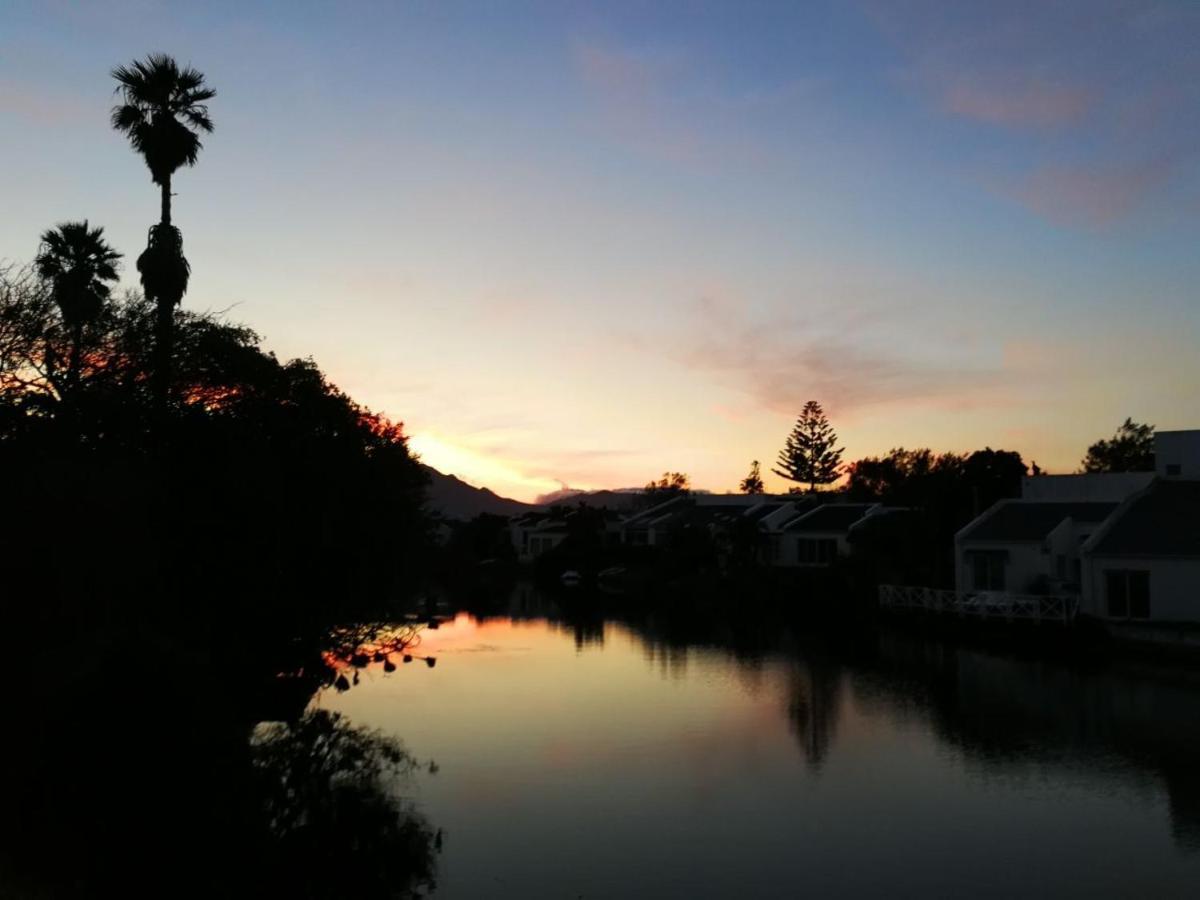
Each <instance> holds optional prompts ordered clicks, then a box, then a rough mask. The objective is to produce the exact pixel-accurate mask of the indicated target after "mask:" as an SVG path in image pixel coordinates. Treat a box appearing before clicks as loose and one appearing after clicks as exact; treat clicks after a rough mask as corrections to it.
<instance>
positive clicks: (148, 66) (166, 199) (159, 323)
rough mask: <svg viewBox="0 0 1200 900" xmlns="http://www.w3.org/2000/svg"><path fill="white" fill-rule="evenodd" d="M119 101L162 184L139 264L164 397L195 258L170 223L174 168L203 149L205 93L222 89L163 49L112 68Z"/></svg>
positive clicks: (120, 121)
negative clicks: (157, 215)
mask: <svg viewBox="0 0 1200 900" xmlns="http://www.w3.org/2000/svg"><path fill="white" fill-rule="evenodd" d="M112 76H113V78H115V79H116V80H117V84H118V87H117V91H118V92H119V93H120V94H121V99H122V101H123V102H122V103H120V104H119V105H117V106H114V107H113V111H112V126H113V128H115V129H116V130H117V131H120V132H122V133H124V134H125V135H127V136H128V137H129V143H130V144H131V145H132V146H133V149H134V150H136V151H137V152H138V153H140V154H141V155H142V158H143V159H144V160H145V161H146V166H147V168H149V169H150V177H151V179H152V180H153V181H154V183H155V184H157V185H158V186H159V188H160V189H161V191H162V218H161V220H160V221H159V223H158V224H157V225H155V226H153V227H152V228H151V229H150V234H149V241H148V244H147V246H146V250H145V252H143V253H142V255H141V256H139V257H138V261H137V267H138V272H139V273H140V274H141V277H142V287H143V288H144V289H145V291H146V296H147V297H149V298H150V299H151V300H153V301H154V303H155V305H156V306H157V309H158V316H157V320H156V329H155V331H156V334H155V343H156V347H155V357H156V359H155V395H156V397H157V398H158V401H159V403H160V404H162V405H165V404H166V401H167V396H168V393H169V390H170V383H171V371H170V367H171V342H172V338H173V333H172V331H173V328H172V326H173V324H174V321H173V319H174V314H175V307H176V306H178V305H179V302H180V301H181V300H182V299H183V295H184V294H185V293H187V286H188V277H189V276H190V275H191V266H189V265H188V261H187V259H186V258H185V257H184V255H183V235H182V234H181V233H180V231H179V229H178V228H176V227H175V226H173V225H172V224H171V176H172V175H174V174H175V172H176V171H177V170H178V169H180V168H181V167H182V166H193V165H195V164H196V159H197V158H198V157H199V155H200V150H201V147H202V144H201V143H200V137H199V135H200V132H204V133H209V132H211V131H212V130H213V123H212V119H211V118H209V115H208V106H206V103H207V101H209V100H211V99H212V98H213V97H215V96H216V95H217V92H216V91H214V90H212V89H211V88H208V87H205V85H204V75H203V74H202V73H200V72H199V71H197V70H196V69H193V68H192V67H191V66H185V67H184V68H182V69H181V68H180V67H179V64H178V63H176V62H175V60H174V59H172V58H171V57H170V56H167V55H166V54H165V53H152V54H150V55H149V56H147V57H146V58H145V59H144V60H135V61H134V62H132V63H130V64H129V65H128V66H118V67H117V68H115V69H113V71H112Z"/></svg>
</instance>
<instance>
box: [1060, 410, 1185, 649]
mask: <svg viewBox="0 0 1200 900" xmlns="http://www.w3.org/2000/svg"><path fill="white" fill-rule="evenodd" d="M1176 434H1178V432H1176ZM1193 446H1197V449H1198V450H1200V445H1193ZM1197 458H1200V452H1198V453H1197ZM1170 459H1171V457H1169V456H1168V457H1167V460H1170ZM1178 459H1179V461H1178V462H1170V461H1164V462H1163V463H1162V465H1163V467H1164V468H1165V467H1166V466H1176V465H1178V466H1179V469H1178V470H1177V471H1179V472H1187V471H1189V469H1191V471H1193V472H1194V474H1193V476H1192V478H1186V477H1183V476H1182V475H1174V474H1173V475H1172V476H1170V477H1164V478H1159V479H1156V480H1155V481H1154V482H1153V483H1152V484H1151V485H1150V486H1149V487H1147V488H1145V489H1144V490H1142V491H1140V492H1138V493H1137V494H1135V495H1134V496H1132V497H1130V498H1129V499H1128V500H1126V501H1125V502H1124V503H1123V504H1121V506H1120V507H1119V508H1118V509H1117V510H1116V511H1115V512H1114V513H1113V515H1112V516H1111V517H1110V518H1109V520H1108V521H1107V522H1105V523H1104V525H1103V526H1102V527H1101V528H1099V529H1097V530H1096V532H1095V533H1094V534H1093V535H1092V536H1091V538H1090V539H1089V540H1088V541H1087V542H1086V543H1085V544H1084V546H1083V597H1082V602H1081V607H1080V612H1083V613H1086V614H1088V615H1091V616H1095V617H1097V618H1099V619H1103V620H1105V621H1106V622H1107V623H1108V624H1109V625H1110V627H1113V628H1115V629H1117V630H1118V631H1121V632H1124V635H1123V636H1127V637H1137V636H1138V635H1137V634H1136V633H1131V632H1136V631H1137V630H1138V629H1137V627H1136V626H1139V625H1147V624H1167V623H1170V624H1178V623H1191V624H1200V467H1196V468H1194V469H1192V468H1191V466H1192V465H1194V463H1191V464H1189V461H1188V460H1186V459H1183V458H1178ZM1126 626H1134V627H1133V628H1129V627H1126Z"/></svg>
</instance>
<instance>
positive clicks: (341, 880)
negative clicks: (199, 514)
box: [0, 632, 441, 900]
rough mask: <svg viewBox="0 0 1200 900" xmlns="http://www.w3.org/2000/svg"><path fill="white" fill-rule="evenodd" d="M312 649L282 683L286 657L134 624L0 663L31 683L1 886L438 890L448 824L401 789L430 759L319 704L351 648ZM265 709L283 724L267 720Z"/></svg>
mask: <svg viewBox="0 0 1200 900" xmlns="http://www.w3.org/2000/svg"><path fill="white" fill-rule="evenodd" d="M365 633H366V632H360V633H359V634H365ZM341 636H342V637H349V636H350V635H349V634H348V633H345V634H342V635H341ZM306 646H307V648H308V649H302V650H297V651H296V652H295V654H294V655H295V657H296V658H299V659H306V660H309V662H308V663H306V664H305V666H304V668H303V674H302V675H301V676H296V675H294V674H293V675H291V676H290V677H287V678H282V679H281V678H275V677H273V676H268V675H267V672H276V673H278V672H279V671H280V669H279V668H277V665H276V664H277V663H278V656H277V654H275V653H266V652H264V653H263V655H262V657H263V658H259V657H252V658H249V659H247V658H245V657H242V658H238V659H235V658H233V657H232V656H226V657H225V658H223V659H221V660H220V661H217V660H216V659H214V658H213V657H212V656H208V655H204V654H199V653H196V652H194V651H189V650H184V649H182V648H181V647H180V646H179V644H177V643H175V642H173V641H168V640H165V639H163V638H162V637H161V636H158V637H152V636H149V635H146V634H142V633H134V632H131V633H128V634H126V635H124V636H115V635H114V636H109V637H106V638H103V639H96V640H93V641H92V642H90V643H89V644H79V643H76V644H73V645H71V647H70V649H69V650H67V651H66V652H64V653H62V654H61V657H60V659H61V662H62V664H61V665H59V666H40V667H38V666H35V665H34V664H33V662H32V660H30V659H29V658H27V656H26V655H25V654H21V655H14V656H10V657H8V658H5V659H3V660H0V673H2V674H4V675H7V676H8V677H7V678H6V679H5V680H6V683H8V684H9V685H18V684H19V685H21V686H22V688H21V690H16V691H11V692H10V696H9V702H8V718H7V726H6V733H5V737H4V739H3V740H0V796H2V797H3V798H4V802H3V804H0V897H5V898H7V897H31V898H40V897H52V898H70V900H73V898H91V897H99V896H123V897H213V896H220V897H243V896H245V897H256V898H261V897H276V896H289V897H301V898H304V897H313V898H316V897H320V898H341V897H356V898H357V897H362V896H376V897H391V898H403V897H412V896H419V895H420V894H421V892H422V891H424V890H425V889H427V888H430V887H432V885H433V875H434V867H435V860H436V857H437V851H438V847H439V845H440V842H441V838H440V835H439V834H437V833H435V832H434V831H433V830H432V829H431V828H430V827H429V826H428V825H427V824H426V822H425V821H424V819H423V818H422V817H421V816H420V815H419V814H418V813H417V812H416V811H415V810H414V808H413V806H412V805H411V804H410V803H408V802H406V801H405V800H404V799H402V798H401V796H400V795H399V794H398V792H397V789H398V788H399V787H400V786H401V782H402V778H403V776H404V774H405V773H406V772H407V771H409V770H410V769H411V768H412V766H413V765H414V763H413V760H412V759H411V758H410V757H409V756H408V755H407V754H406V753H405V752H404V750H403V748H402V747H401V746H400V745H399V744H398V743H397V742H396V741H395V740H394V739H391V738H387V737H384V736H381V735H378V734H376V733H374V732H371V731H366V730H363V729H360V728H356V727H354V726H353V725H352V724H350V723H349V722H347V721H346V720H344V719H342V718H339V717H338V716H335V715H331V714H329V713H327V712H322V711H315V712H305V711H304V710H305V707H306V705H307V702H308V699H309V698H310V697H311V696H312V694H313V692H314V691H315V690H318V689H320V688H321V687H323V686H326V685H328V684H331V683H332V681H333V680H334V679H335V678H336V677H338V676H337V669H336V668H334V667H332V666H331V664H330V660H329V659H328V658H326V657H325V656H323V653H324V652H326V650H327V648H329V647H333V648H334V649H335V650H336V651H337V652H338V653H341V652H342V651H343V650H345V648H346V647H347V646H348V643H347V642H345V641H342V640H333V641H329V640H327V639H325V638H322V639H320V640H316V641H313V642H310V643H308V644H307V645H306ZM404 646H407V645H395V646H394V647H393V645H388V646H387V647H384V646H382V645H381V646H379V647H377V648H374V649H372V650H371V657H372V658H373V655H374V653H375V652H380V653H386V652H388V651H391V650H392V649H396V648H399V649H403V647H404ZM273 649H278V648H273ZM284 655H291V654H290V653H289V654H284ZM349 656H350V657H351V658H352V659H354V658H356V653H355V652H350V654H349ZM264 660H267V662H264ZM422 668H424V666H422ZM289 671H291V670H289ZM32 672H36V673H37V675H36V677H30V673H32ZM263 684H267V685H271V686H272V687H273V688H274V687H283V688H284V690H282V691H278V692H275V691H274V690H265V691H264V690H263V689H262V688H261V687H259V685H263ZM264 715H268V716H270V717H271V718H278V719H279V720H280V721H278V722H274V723H272V724H269V725H259V726H257V727H256V726H255V725H254V723H255V722H257V721H258V720H260V719H262V718H263V717H264Z"/></svg>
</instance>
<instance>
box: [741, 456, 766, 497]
mask: <svg viewBox="0 0 1200 900" xmlns="http://www.w3.org/2000/svg"><path fill="white" fill-rule="evenodd" d="M739 489H740V490H741V492H742V493H743V494H761V493H762V492H763V480H762V472H761V471H760V470H759V467H758V460H757V459H756V460H754V461H753V462H752V463H750V474H749V475H747V476H746V477H745V478H743V479H742V483H741V484H740V485H739Z"/></svg>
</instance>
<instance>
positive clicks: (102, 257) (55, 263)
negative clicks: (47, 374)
mask: <svg viewBox="0 0 1200 900" xmlns="http://www.w3.org/2000/svg"><path fill="white" fill-rule="evenodd" d="M120 258H121V254H120V253H118V252H117V251H116V250H114V249H113V248H112V247H110V246H109V245H108V243H107V242H105V240H104V229H103V228H99V227H97V228H88V223H87V220H86V219H85V220H84V221H82V222H63V223H62V224H61V225H59V226H58V227H56V228H51V229H49V230H48V231H46V232H44V233H43V234H42V245H41V248H40V249H39V251H38V255H37V259H36V260H35V261H34V267H35V268H36V270H37V273H38V275H39V276H40V277H41V278H42V279H43V280H44V281H45V282H47V284H48V286H49V289H50V296H51V298H52V299H53V300H54V302H55V304H56V305H57V306H58V309H59V311H60V312H61V314H62V319H63V323H64V324H65V325H66V327H67V330H68V332H69V333H70V338H71V347H70V351H69V357H68V361H67V380H66V387H67V393H68V394H69V395H71V396H74V394H75V392H76V391H77V390H78V388H79V373H80V368H81V360H82V352H83V330H84V328H85V327H86V326H87V325H88V323H90V322H93V321H95V319H96V317H97V316H99V314H100V311H101V309H102V308H103V306H104V301H106V300H107V299H108V297H109V294H110V292H111V288H110V287H109V284H108V282H110V281H116V280H117V261H118V260H119V259H120ZM47 365H48V366H50V367H51V369H53V367H54V360H53V359H48V360H47ZM51 378H53V375H51Z"/></svg>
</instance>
